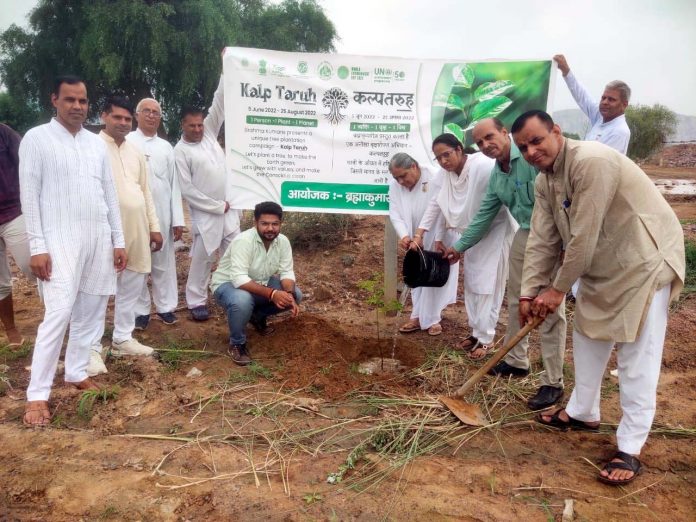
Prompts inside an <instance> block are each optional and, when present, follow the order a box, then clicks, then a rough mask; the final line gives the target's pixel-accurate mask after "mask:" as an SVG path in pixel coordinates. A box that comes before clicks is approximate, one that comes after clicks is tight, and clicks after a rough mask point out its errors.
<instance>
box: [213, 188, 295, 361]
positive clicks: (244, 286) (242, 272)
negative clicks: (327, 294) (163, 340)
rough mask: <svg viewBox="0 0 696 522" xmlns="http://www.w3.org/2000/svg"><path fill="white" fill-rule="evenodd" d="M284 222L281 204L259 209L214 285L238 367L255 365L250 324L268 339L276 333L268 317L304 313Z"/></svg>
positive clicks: (234, 244)
mask: <svg viewBox="0 0 696 522" xmlns="http://www.w3.org/2000/svg"><path fill="white" fill-rule="evenodd" d="M282 222H283V209H282V208H281V207H280V205H278V204H277V203H274V202H273V201H265V202H263V203H259V204H258V205H256V207H255V208H254V228H250V229H249V230H245V231H244V232H242V233H241V234H239V235H238V236H237V237H235V238H234V240H233V241H232V244H231V245H230V247H229V248H228V249H227V251H226V252H225V254H224V255H223V256H222V258H221V259H220V264H219V266H218V268H217V270H215V272H214V273H213V277H212V280H211V282H210V289H211V291H212V292H213V296H214V297H215V300H216V301H217V302H218V304H219V305H220V306H222V307H223V308H224V309H225V312H226V314H227V323H228V325H229V327H230V346H229V348H228V353H229V355H230V357H232V360H233V361H234V362H235V363H236V364H238V365H240V366H246V365H247V364H249V363H251V356H250V353H249V348H248V346H247V342H246V333H245V331H244V329H245V327H246V325H247V323H249V322H251V324H252V326H253V327H254V328H256V330H257V331H258V332H259V333H260V334H261V335H268V334H270V333H272V332H273V329H272V328H271V327H269V326H268V325H267V324H266V318H267V317H268V316H269V315H274V314H278V313H280V312H282V311H283V310H290V312H291V314H292V317H296V316H297V314H298V313H300V307H299V306H298V304H299V302H300V301H301V300H302V293H301V292H300V289H299V288H297V286H296V285H295V272H294V271H293V261H292V247H291V246H290V241H289V240H288V238H287V237H285V236H284V235H283V234H281V233H280V227H281V225H282Z"/></svg>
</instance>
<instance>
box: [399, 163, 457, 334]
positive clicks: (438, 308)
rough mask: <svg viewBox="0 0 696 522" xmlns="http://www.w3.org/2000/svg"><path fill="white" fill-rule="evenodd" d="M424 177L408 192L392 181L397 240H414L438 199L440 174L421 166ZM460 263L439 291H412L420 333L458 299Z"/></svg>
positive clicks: (429, 240)
mask: <svg viewBox="0 0 696 522" xmlns="http://www.w3.org/2000/svg"><path fill="white" fill-rule="evenodd" d="M420 169H421V176H420V179H419V180H418V182H417V183H416V184H415V186H414V187H413V188H412V189H411V190H409V189H407V188H406V187H402V186H401V185H399V184H398V183H397V182H396V181H395V180H394V179H391V180H390V182H389V219H390V220H391V223H392V225H393V226H394V229H395V230H396V234H397V237H398V238H399V239H401V238H402V237H405V236H409V237H413V235H414V234H415V233H416V229H417V228H418V225H419V224H420V221H421V219H422V217H423V214H424V213H425V209H426V208H427V207H428V203H430V200H431V199H433V198H434V197H435V196H437V194H438V192H439V191H440V186H441V183H442V179H441V174H440V173H439V172H438V171H436V170H434V169H432V168H430V167H426V166H421V167H420ZM435 239H436V238H435V236H434V235H433V234H426V237H425V238H424V241H423V243H424V247H425V249H426V250H432V249H433V243H434V242H435ZM458 275H459V263H456V264H454V265H452V266H450V275H449V278H448V279H447V283H445V285H444V286H443V287H440V288H436V287H435V288H430V287H422V288H414V289H413V290H412V291H411V299H412V301H413V311H412V313H411V318H412V319H416V318H417V319H418V322H419V324H420V327H421V330H427V329H428V328H430V327H431V326H432V325H434V324H437V323H439V322H440V319H441V316H442V310H444V309H445V307H446V306H447V305H449V304H452V303H455V302H456V300H457V283H458V282H459V278H458Z"/></svg>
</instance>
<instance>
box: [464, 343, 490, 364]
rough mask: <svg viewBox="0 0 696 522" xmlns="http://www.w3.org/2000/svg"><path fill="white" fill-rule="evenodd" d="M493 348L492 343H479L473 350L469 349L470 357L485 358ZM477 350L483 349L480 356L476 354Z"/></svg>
mask: <svg viewBox="0 0 696 522" xmlns="http://www.w3.org/2000/svg"><path fill="white" fill-rule="evenodd" d="M491 348H492V346H491V345H490V344H483V343H478V344H477V345H476V346H474V347H473V348H472V349H471V350H469V359H471V360H472V361H478V360H480V359H483V358H485V357H486V355H488V352H489V351H490V349H491ZM476 350H483V353H482V354H481V355H479V356H475V355H474V352H475V351H476Z"/></svg>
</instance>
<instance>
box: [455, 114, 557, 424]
mask: <svg viewBox="0 0 696 522" xmlns="http://www.w3.org/2000/svg"><path fill="white" fill-rule="evenodd" d="M473 137H474V142H475V143H476V145H477V146H478V148H479V150H480V151H481V152H483V153H484V154H485V155H486V156H488V157H489V158H493V159H495V160H496V161H495V167H494V168H493V172H492V173H491V178H490V181H489V182H488V190H487V191H486V195H485V196H484V199H483V202H482V203H481V208H480V209H479V211H478V213H477V214H476V216H475V217H474V220H473V221H472V222H471V224H470V225H469V226H468V227H467V229H466V230H465V231H464V233H463V234H462V236H461V238H460V239H459V241H457V243H455V245H454V247H453V251H452V252H451V253H452V254H453V255H457V253H459V252H464V251H466V250H467V249H469V248H471V247H472V246H474V245H475V244H476V243H478V241H479V240H480V239H481V238H482V237H483V236H485V234H486V232H488V228H489V226H490V224H491V222H492V221H493V218H495V216H496V215H497V214H498V211H499V210H500V207H501V206H502V205H505V206H506V207H508V209H509V210H510V213H511V214H512V216H513V217H514V218H515V219H516V220H517V222H518V223H519V225H520V228H519V229H518V230H517V232H516V234H515V238H514V239H513V241H512V247H511V249H510V265H509V276H508V287H507V298H508V326H507V331H506V333H505V342H506V343H507V342H508V341H509V340H510V339H512V338H513V337H514V336H515V334H517V332H518V331H519V330H520V326H519V321H518V312H519V311H518V303H519V299H520V288H521V284H522V266H523V264H524V252H525V248H526V246H527V239H528V238H529V220H530V218H531V216H532V209H533V208H534V180H535V179H536V177H537V173H538V171H537V169H535V168H534V167H532V166H531V165H530V164H529V163H527V162H526V161H525V160H524V158H523V157H522V155H521V154H520V151H519V150H518V149H517V146H516V145H515V144H514V143H513V141H512V139H511V138H510V135H509V134H508V131H507V129H506V128H505V127H504V126H503V123H502V122H501V121H500V120H499V119H497V118H489V119H485V120H482V121H481V122H479V123H478V124H477V125H476V126H475V127H474V130H473ZM565 338H566V317H565V302H563V303H561V305H560V306H559V307H558V308H557V309H556V310H555V311H554V312H553V313H552V314H551V315H549V317H547V318H546V320H545V321H544V323H543V324H542V325H541V356H542V359H543V361H544V372H543V373H542V374H541V377H540V379H541V387H540V388H539V390H538V391H537V393H536V395H534V396H533V397H531V398H530V399H529V400H528V402H527V404H528V405H529V407H530V408H531V409H533V410H538V409H542V408H547V407H549V406H551V405H553V404H555V403H556V402H558V401H559V400H560V399H561V398H562V397H563V355H564V352H565ZM528 348H529V342H528V336H527V337H525V338H524V339H523V340H522V341H520V343H519V344H518V345H517V347H516V348H515V349H514V350H512V351H511V352H510V353H508V355H507V356H506V357H505V359H503V360H502V361H501V362H499V363H498V364H497V365H496V366H494V367H493V369H492V370H491V371H490V372H489V373H491V374H492V375H503V376H509V375H513V376H518V377H524V376H526V375H527V374H529V358H528V357H527V350H528Z"/></svg>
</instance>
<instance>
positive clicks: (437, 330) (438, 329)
mask: <svg viewBox="0 0 696 522" xmlns="http://www.w3.org/2000/svg"><path fill="white" fill-rule="evenodd" d="M441 333H442V325H441V324H440V323H436V324H434V325H432V326H431V327H430V328H428V335H432V336H435V335H440V334H441Z"/></svg>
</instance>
